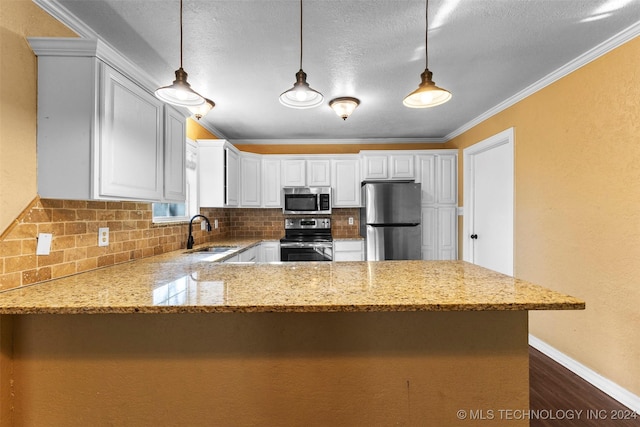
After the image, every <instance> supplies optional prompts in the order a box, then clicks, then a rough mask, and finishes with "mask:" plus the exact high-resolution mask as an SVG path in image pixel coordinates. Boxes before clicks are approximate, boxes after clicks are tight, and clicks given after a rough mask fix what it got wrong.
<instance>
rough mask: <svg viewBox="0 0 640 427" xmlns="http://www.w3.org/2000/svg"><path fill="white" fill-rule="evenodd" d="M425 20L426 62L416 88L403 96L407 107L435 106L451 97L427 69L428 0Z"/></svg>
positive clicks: (427, 0)
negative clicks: (437, 83) (435, 81)
mask: <svg viewBox="0 0 640 427" xmlns="http://www.w3.org/2000/svg"><path fill="white" fill-rule="evenodd" d="M425 22H426V30H425V36H424V50H425V57H426V64H425V69H424V72H423V73H422V74H420V78H421V79H422V82H421V83H420V85H419V86H418V89H416V90H414V91H413V92H411V93H410V94H409V95H407V96H406V98H404V101H402V103H403V104H404V105H405V106H407V107H409V108H427V107H435V106H436V105H440V104H444V103H445V102H447V101H448V100H450V99H451V92H449V91H448V90H446V89H442V88H440V87H438V86H436V84H435V83H434V81H433V80H432V78H431V77H432V76H433V73H432V72H431V71H429V49H428V44H427V42H428V40H427V38H428V33H429V0H426V13H425Z"/></svg>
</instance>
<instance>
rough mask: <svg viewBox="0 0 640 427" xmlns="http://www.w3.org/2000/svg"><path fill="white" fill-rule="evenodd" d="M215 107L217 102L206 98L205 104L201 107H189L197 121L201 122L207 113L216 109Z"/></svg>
mask: <svg viewBox="0 0 640 427" xmlns="http://www.w3.org/2000/svg"><path fill="white" fill-rule="evenodd" d="M215 106H216V103H215V102H213V101H212V100H210V99H207V98H205V99H204V104H202V105H199V106H197V107H189V111H191V114H193V115H194V116H195V118H196V119H198V120H200V119H201V118H203V117H204V116H206V115H207V113H208V112H209V111H211V109H212V108H213V107H215Z"/></svg>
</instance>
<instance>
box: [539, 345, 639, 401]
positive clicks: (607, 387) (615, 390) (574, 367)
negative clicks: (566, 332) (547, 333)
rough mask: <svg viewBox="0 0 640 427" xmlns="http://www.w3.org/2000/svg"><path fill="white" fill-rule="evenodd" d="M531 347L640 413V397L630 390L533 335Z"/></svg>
mask: <svg viewBox="0 0 640 427" xmlns="http://www.w3.org/2000/svg"><path fill="white" fill-rule="evenodd" d="M529 345H530V346H531V347H533V348H535V349H536V350H538V351H540V352H541V353H543V354H545V355H547V356H548V357H550V358H551V359H553V360H555V361H556V362H558V363H559V364H561V365H562V366H564V367H565V368H567V369H568V370H570V371H571V372H573V373H574V374H576V375H578V376H579V377H581V378H582V379H584V380H585V381H587V382H588V383H590V384H592V385H593V386H594V387H596V388H598V389H600V390H602V391H603V392H604V393H606V394H608V395H609V396H611V397H612V398H613V399H615V400H617V401H618V402H620V403H622V404H623V405H624V406H626V407H627V408H629V409H631V410H632V411H635V412H638V413H640V396H636V395H635V394H633V393H631V392H630V391H629V390H627V389H625V388H623V387H620V386H619V385H618V384H616V383H614V382H613V381H611V380H608V379H606V378H605V377H603V376H602V375H600V374H598V373H597V372H595V371H593V370H591V369H589V368H587V367H586V366H584V365H583V364H582V363H580V362H578V361H576V360H574V359H572V358H570V357H569V356H567V355H566V354H564V353H562V352H561V351H559V350H557V349H555V348H554V347H552V346H550V345H549V344H547V343H545V342H544V341H542V340H540V339H539V338H536V337H534V336H533V335H531V334H529Z"/></svg>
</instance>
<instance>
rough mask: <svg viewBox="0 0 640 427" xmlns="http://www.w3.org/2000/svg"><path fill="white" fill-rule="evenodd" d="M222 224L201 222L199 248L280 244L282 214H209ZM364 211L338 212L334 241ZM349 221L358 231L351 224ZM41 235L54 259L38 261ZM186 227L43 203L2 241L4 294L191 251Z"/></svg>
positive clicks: (129, 211) (141, 212) (142, 214)
mask: <svg viewBox="0 0 640 427" xmlns="http://www.w3.org/2000/svg"><path fill="white" fill-rule="evenodd" d="M201 213H202V214H203V215H205V216H206V217H208V218H209V219H210V220H211V225H212V226H213V225H214V220H215V219H217V220H218V228H217V229H214V230H212V232H211V233H207V232H206V231H201V230H200V224H199V223H196V222H194V227H193V235H194V239H195V244H196V245H198V244H203V243H209V242H215V240H216V238H223V237H224V238H228V237H255V238H259V239H279V238H280V237H282V236H283V235H284V225H283V222H284V216H283V214H282V210H281V209H221V208H202V209H201ZM358 215H359V211H358V209H355V208H354V209H334V212H333V215H332V216H331V217H332V228H333V234H334V237H337V238H348V237H357V236H358V232H359V228H358V227H359V226H358V223H359V221H358V219H359V216H358ZM349 217H352V218H354V225H349V224H348V219H349ZM100 227H109V246H105V247H101V246H98V228H100ZM39 233H52V234H53V240H52V243H51V252H50V254H49V255H36V245H37V238H36V237H37V236H38V234H39ZM187 233H188V224H187V223H184V222H182V223H169V224H154V223H152V211H151V204H150V203H139V202H106V201H78V200H51V199H39V198H37V199H36V200H34V201H33V203H32V204H31V206H29V207H28V208H27V209H25V211H24V212H23V213H22V214H21V215H20V217H19V218H18V219H16V221H15V222H14V223H13V224H12V226H10V227H9V229H8V230H7V231H5V233H3V235H2V237H0V290H7V289H11V288H15V287H18V286H25V285H30V284H34V283H38V282H42V281H46V280H50V279H55V278H59V277H63V276H69V275H72V274H76V273H82V272H85V271H88V270H93V269H96V268H101V267H106V266H109V265H114V264H119V263H123V262H127V261H132V260H136V259H140V258H145V257H149V256H153V255H159V254H162V253H165V252H170V251H175V250H180V249H184V248H185V247H186V238H187Z"/></svg>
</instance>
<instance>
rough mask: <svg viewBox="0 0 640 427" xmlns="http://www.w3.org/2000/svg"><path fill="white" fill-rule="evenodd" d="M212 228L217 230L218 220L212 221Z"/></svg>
mask: <svg viewBox="0 0 640 427" xmlns="http://www.w3.org/2000/svg"><path fill="white" fill-rule="evenodd" d="M213 228H218V220H217V219H214V220H213Z"/></svg>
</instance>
